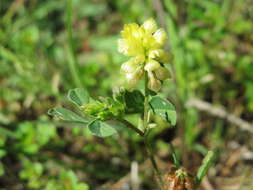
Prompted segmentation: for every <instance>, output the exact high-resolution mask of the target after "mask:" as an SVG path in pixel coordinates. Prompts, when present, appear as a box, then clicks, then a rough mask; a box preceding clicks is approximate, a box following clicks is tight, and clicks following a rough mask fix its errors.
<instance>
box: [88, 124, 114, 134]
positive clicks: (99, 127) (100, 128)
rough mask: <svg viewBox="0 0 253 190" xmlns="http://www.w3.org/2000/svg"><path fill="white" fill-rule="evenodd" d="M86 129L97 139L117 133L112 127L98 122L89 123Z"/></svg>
mask: <svg viewBox="0 0 253 190" xmlns="http://www.w3.org/2000/svg"><path fill="white" fill-rule="evenodd" d="M88 129H89V130H90V132H91V133H92V134H94V135H97V136H99V137H108V136H111V135H113V134H115V133H117V131H116V129H115V128H114V126H113V125H110V124H108V123H106V122H103V121H100V120H94V121H92V122H90V123H89V125H88Z"/></svg>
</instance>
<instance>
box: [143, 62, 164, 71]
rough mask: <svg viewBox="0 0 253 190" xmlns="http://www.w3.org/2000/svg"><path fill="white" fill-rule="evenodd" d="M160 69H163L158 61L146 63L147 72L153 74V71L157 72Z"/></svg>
mask: <svg viewBox="0 0 253 190" xmlns="http://www.w3.org/2000/svg"><path fill="white" fill-rule="evenodd" d="M159 67H161V65H160V63H159V62H157V61H155V60H153V59H150V60H149V61H148V62H147V63H146V65H145V67H144V69H145V70H146V71H148V72H151V71H155V70H157V69H158V68H159Z"/></svg>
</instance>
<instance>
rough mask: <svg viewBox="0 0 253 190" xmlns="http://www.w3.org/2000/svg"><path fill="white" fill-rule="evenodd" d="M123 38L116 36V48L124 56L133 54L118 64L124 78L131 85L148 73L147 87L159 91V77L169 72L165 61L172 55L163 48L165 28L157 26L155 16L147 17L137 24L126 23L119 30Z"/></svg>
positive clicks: (164, 76) (163, 77) (165, 75)
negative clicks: (117, 38)
mask: <svg viewBox="0 0 253 190" xmlns="http://www.w3.org/2000/svg"><path fill="white" fill-rule="evenodd" d="M121 36H122V38H121V39H119V40H118V50H119V52H120V53H122V54H123V55H126V56H132V58H130V59H129V60H128V61H127V62H125V63H123V64H122V66H121V71H122V72H123V73H124V74H125V76H126V79H127V82H128V83H129V84H130V85H131V86H134V85H136V84H137V83H138V81H139V80H140V79H141V78H142V76H143V74H144V72H147V73H148V78H149V82H148V87H149V88H150V89H151V90H154V91H158V90H159V89H160V88H161V81H163V80H165V79H167V78H168V77H169V76H170V73H169V71H168V70H167V69H166V68H165V67H164V64H166V63H169V62H170V61H171V55H170V54H169V53H168V52H166V51H164V49H163V46H164V44H165V41H166V39H167V35H166V33H165V31H164V29H162V28H160V29H158V28H157V24H156V22H155V20H154V19H152V18H151V19H148V20H147V21H145V22H144V23H143V25H141V26H139V25H138V24H125V25H124V29H123V30H122V31H121Z"/></svg>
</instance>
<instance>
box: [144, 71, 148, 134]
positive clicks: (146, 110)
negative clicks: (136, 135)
mask: <svg viewBox="0 0 253 190" xmlns="http://www.w3.org/2000/svg"><path fill="white" fill-rule="evenodd" d="M144 77H145V78H144V81H145V90H144V93H145V94H144V97H145V99H144V113H143V127H144V133H146V132H147V130H148V122H149V121H148V96H149V92H148V74H147V72H145V76H144Z"/></svg>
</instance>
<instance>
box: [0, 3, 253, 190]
mask: <svg viewBox="0 0 253 190" xmlns="http://www.w3.org/2000/svg"><path fill="white" fill-rule="evenodd" d="M150 17H153V18H155V19H156V21H157V22H158V23H159V25H160V26H162V27H165V29H166V30H167V32H168V34H169V40H168V49H169V51H171V52H172V53H173V55H174V61H173V65H172V69H173V70H174V72H173V79H172V80H169V81H167V82H166V83H165V84H164V88H163V92H162V93H163V95H164V96H165V97H167V98H168V99H170V100H171V101H172V102H174V104H175V106H176V108H177V111H178V115H179V119H178V124H177V126H176V127H175V128H170V127H169V126H166V124H164V123H161V121H157V122H158V123H159V124H160V125H159V127H157V128H156V129H155V130H154V132H153V133H152V135H151V136H152V137H151V138H153V142H154V144H153V145H152V146H153V149H154V150H155V152H156V155H157V157H158V159H159V160H160V162H161V164H164V165H165V167H164V168H166V167H169V165H170V164H171V157H170V151H169V147H168V144H167V143H168V142H173V144H175V146H176V149H177V152H178V154H179V155H181V156H182V158H183V160H184V166H185V167H186V168H187V169H188V170H189V171H190V172H192V173H194V172H196V169H197V167H198V166H199V165H200V163H201V159H202V158H203V156H204V155H205V153H206V152H207V150H209V149H215V150H217V151H218V152H219V154H218V158H217V161H216V166H215V167H214V168H212V169H211V170H210V172H209V177H208V178H206V179H205V180H204V181H205V182H204V183H205V184H204V185H202V186H201V188H202V189H206V190H210V187H209V189H208V187H207V186H208V185H206V184H209V186H211V187H212V188H213V189H219V190H223V189H224V190H225V189H232V187H233V188H234V187H235V186H236V187H237V186H238V189H245V190H251V189H253V182H252V180H249V179H252V178H253V171H252V166H253V156H252V151H253V140H252V135H253V133H252V130H253V127H252V126H251V125H250V124H249V128H250V127H251V128H250V129H249V130H243V129H242V128H241V126H240V125H239V126H238V125H235V124H233V122H232V123H231V122H228V121H227V118H219V117H216V116H214V115H215V114H212V113H209V112H211V111H210V110H209V111H208V110H207V112H202V111H200V110H199V109H196V107H198V106H196V105H195V106H193V107H192V106H190V107H189V106H187V105H188V104H189V102H190V101H191V100H192V98H195V99H196V98H197V99H199V100H202V101H205V102H208V103H210V104H211V106H212V107H215V108H216V106H222V107H223V109H224V110H226V112H227V113H230V114H233V116H235V117H238V118H241V119H243V120H245V121H247V122H249V123H250V122H252V121H253V1H252V0H201V1H197V0H187V1H186V0H180V1H179V0H134V1H131V0H0V190H23V189H25V190H26V189H46V190H58V189H59V190H93V189H97V190H102V189H115V190H117V189H123V185H124V184H123V182H122V179H123V178H124V177H126V176H127V175H128V174H129V172H130V170H131V164H133V161H136V162H137V163H138V165H139V168H140V183H141V185H140V187H139V189H145V190H146V189H147V190H148V189H152V190H153V189H155V188H156V187H155V182H154V180H152V179H153V178H152V176H151V174H150V173H151V172H152V169H151V166H149V165H146V162H145V161H146V156H145V151H144V150H143V142H142V141H141V139H140V138H139V137H138V136H137V135H136V134H135V133H133V132H131V131H124V132H122V133H121V134H119V135H114V136H112V137H108V138H105V139H101V138H98V137H94V136H92V135H91V134H90V133H89V132H88V131H86V130H85V127H84V126H77V125H73V124H68V123H62V122H60V121H57V120H54V119H52V118H50V117H49V116H48V115H47V114H46V113H47V110H48V109H49V108H52V107H55V106H57V105H62V104H63V106H65V107H69V108H72V107H71V105H70V104H67V103H65V102H67V101H66V93H67V91H68V90H69V89H71V88H75V87H84V88H86V89H88V90H89V92H90V94H92V95H93V96H106V95H111V93H112V88H113V87H117V86H120V85H122V84H123V76H121V75H120V72H119V68H120V65H121V63H122V62H124V61H125V60H126V59H127V58H125V57H123V56H122V55H120V54H119V53H118V52H117V39H118V38H119V35H120V30H121V29H122V27H123V24H124V23H132V22H137V23H142V22H143V21H144V20H146V19H148V18H150ZM216 111H217V110H216ZM130 119H132V120H133V121H134V120H135V118H130ZM141 168H145V169H141ZM143 170H144V171H143ZM164 172H165V173H166V172H169V169H168V170H167V169H165V171H164ZM150 179H151V180H150ZM125 184H126V185H125V189H130V185H129V183H125ZM127 185H128V186H127Z"/></svg>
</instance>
